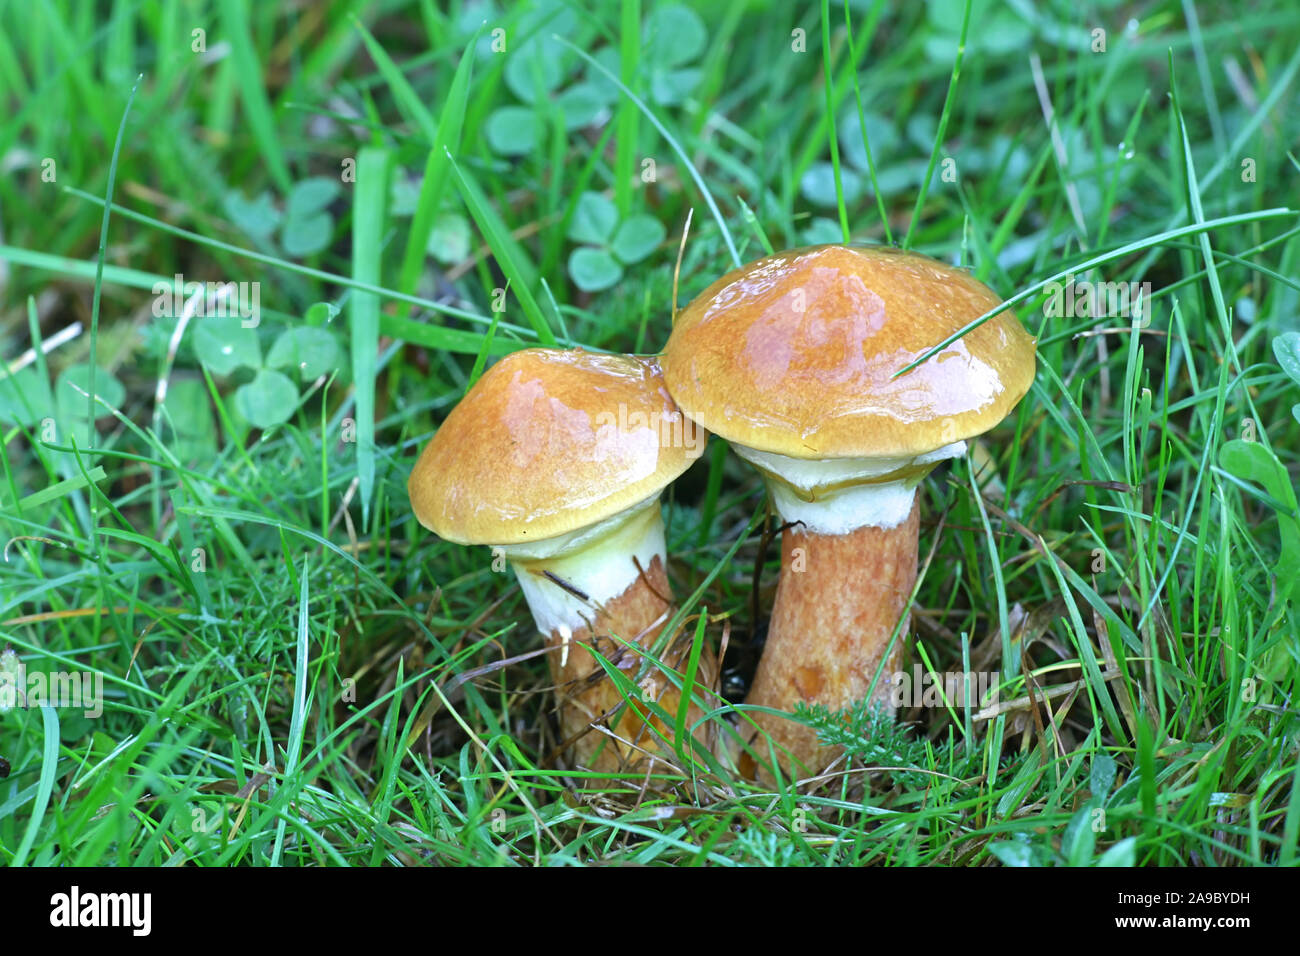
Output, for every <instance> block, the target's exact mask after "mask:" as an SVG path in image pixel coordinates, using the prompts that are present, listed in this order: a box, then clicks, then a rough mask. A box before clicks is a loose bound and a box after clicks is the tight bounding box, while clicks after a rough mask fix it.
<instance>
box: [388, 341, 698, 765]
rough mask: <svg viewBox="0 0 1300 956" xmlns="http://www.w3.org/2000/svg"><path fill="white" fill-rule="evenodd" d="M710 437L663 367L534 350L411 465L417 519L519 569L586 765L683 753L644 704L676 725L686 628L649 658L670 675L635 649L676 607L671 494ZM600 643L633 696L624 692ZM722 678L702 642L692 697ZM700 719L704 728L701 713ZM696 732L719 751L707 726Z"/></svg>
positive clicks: (482, 383) (473, 393)
mask: <svg viewBox="0 0 1300 956" xmlns="http://www.w3.org/2000/svg"><path fill="white" fill-rule="evenodd" d="M706 441H707V432H705V431H704V430H703V429H702V428H698V427H697V426H695V424H694V423H692V422H689V421H687V420H686V419H685V418H684V417H683V416H682V414H681V412H680V411H679V410H678V409H677V406H676V405H675V404H673V401H672V399H671V398H670V397H669V395H668V391H667V389H666V388H665V387H664V383H663V379H662V375H661V373H660V371H659V368H658V365H657V364H655V362H654V361H653V360H649V359H640V358H635V357H632V356H624V355H596V354H592V353H589V352H584V351H581V350H571V351H565V350H559V349H526V350H523V351H520V352H515V353H513V354H511V355H509V356H507V357H505V358H503V359H501V361H499V362H498V363H497V364H496V365H494V366H493V367H492V368H491V369H489V370H488V371H487V373H486V374H484V375H483V377H482V378H480V379H479V380H478V382H477V383H475V385H474V386H473V387H472V388H471V389H470V390H469V392H468V393H467V394H466V395H465V397H464V398H463V399H462V400H461V401H460V403H459V404H458V405H457V406H456V407H455V408H454V409H452V411H451V413H450V414H449V415H448V416H447V420H446V421H445V422H444V423H443V425H442V427H441V428H439V429H438V431H437V432H436V433H435V434H434V436H433V438H432V439H431V440H430V442H429V444H428V445H427V446H426V447H425V449H424V451H423V453H422V454H421V455H420V458H419V460H418V461H417V463H416V465H415V468H414V470H413V471H412V472H411V477H410V480H409V482H408V484H407V488H408V491H409V493H410V497H411V504H412V506H413V508H414V510H415V515H416V517H417V519H418V520H419V521H420V523H421V524H422V525H424V526H425V527H426V528H428V529H429V530H431V531H433V532H434V533H436V534H437V535H439V536H440V537H442V538H445V539H447V540H448V541H453V542H456V543H459V544H467V545H472V544H479V545H492V546H494V552H496V553H497V554H500V555H504V557H505V558H506V559H508V560H509V562H510V564H511V566H512V568H513V570H514V573H515V575H516V577H517V578H518V580H519V584H520V587H521V588H522V590H523V593H524V597H525V598H526V599H527V601H528V606H529V608H530V610H531V611H532V614H533V618H534V620H535V622H536V624H537V629H538V630H539V631H540V632H541V634H542V635H543V637H544V639H545V641H546V643H547V645H548V646H549V647H550V649H551V653H550V654H549V655H548V658H549V662H550V670H551V676H552V679H553V682H554V684H555V688H556V695H557V698H558V704H559V708H558V709H559V716H560V721H559V723H560V734H561V739H562V740H563V741H565V742H566V746H567V748H568V749H569V752H570V757H571V759H572V761H573V762H574V763H575V764H576V765H577V766H580V767H585V768H587V769H590V770H595V771H616V770H632V769H643V768H644V767H645V765H646V761H647V760H650V759H653V758H654V757H655V756H658V757H659V758H661V759H669V758H668V755H670V754H672V753H673V751H674V749H675V743H674V739H673V734H674V726H673V723H672V722H670V723H668V724H667V725H665V724H664V722H663V721H661V720H660V719H659V718H658V717H657V716H655V715H654V713H653V712H652V711H650V710H649V708H648V707H647V706H646V701H651V700H653V701H656V702H657V703H658V704H659V706H660V707H662V708H663V709H664V710H665V711H666V712H667V713H668V714H669V715H670V717H675V715H676V714H677V708H678V704H679V702H680V700H681V696H680V691H679V689H678V688H679V686H681V685H682V677H681V676H680V674H681V673H682V672H684V671H685V670H686V665H687V662H688V651H689V649H690V640H689V636H690V635H689V634H684V636H683V637H681V638H680V639H675V640H671V641H669V646H668V647H667V648H665V649H664V650H663V651H662V653H660V654H656V655H654V656H655V657H656V658H657V659H658V660H659V661H661V662H662V663H663V664H664V665H665V666H666V667H667V668H669V669H670V670H672V671H675V672H677V676H674V677H670V676H669V674H668V673H666V672H665V671H664V670H663V669H660V668H659V667H657V666H655V665H653V664H649V663H648V662H646V661H645V660H644V658H643V655H642V653H640V652H639V650H638V649H649V648H651V647H653V646H654V645H655V644H656V641H657V639H658V638H659V636H660V633H661V631H662V629H663V627H664V625H665V624H667V623H668V621H669V619H670V618H671V617H672V616H673V614H674V612H675V607H674V606H673V602H672V596H671V591H670V589H669V584H668V576H667V554H666V553H665V543H664V527H663V518H662V515H661V513H660V506H659V496H660V492H662V491H663V489H664V487H665V486H666V485H667V484H668V483H669V482H671V481H672V480H673V479H674V478H676V477H677V476H678V475H680V474H682V472H684V471H685V470H686V469H687V468H688V467H689V466H690V465H691V463H692V462H693V461H694V460H695V459H696V458H697V457H698V456H699V455H700V453H701V452H702V451H703V449H704V444H705V442H706ZM498 549H499V550H498ZM592 649H594V650H596V651H598V652H599V653H600V654H601V655H602V656H603V657H604V658H606V660H608V661H610V662H611V663H613V664H614V666H616V667H617V668H618V669H619V670H620V671H621V672H622V673H623V674H626V675H628V677H629V678H631V679H632V680H633V681H636V682H637V684H638V687H637V688H636V689H634V690H633V692H632V693H630V694H626V695H625V694H624V693H623V692H622V691H620V689H619V688H618V686H617V685H616V684H615V683H614V682H613V681H611V680H610V679H609V677H608V675H607V674H606V672H605V670H604V669H603V668H602V667H601V665H600V662H599V661H597V660H596V659H595V657H593V656H592V654H591V650H592ZM642 665H645V667H644V668H643V666H642ZM643 670H644V671H645V673H642V671H643ZM715 670H716V665H715V661H714V656H713V654H712V652H711V651H710V650H709V649H708V647H707V646H706V647H705V648H704V650H703V652H702V655H701V658H700V661H699V665H698V670H697V673H696V684H695V686H693V687H692V688H690V691H691V694H692V695H696V694H703V693H707V691H705V690H704V689H705V688H708V687H710V686H711V685H712V683H713V679H714V676H715ZM690 714H691V717H692V723H694V722H695V721H696V720H698V718H699V717H700V711H699V709H698V707H696V706H695V705H691V710H690ZM698 734H699V737H700V740H701V743H703V745H704V746H706V747H708V746H711V740H710V739H708V738H709V730H708V725H707V724H705V725H704V726H703V727H702V728H701V730H700V731H698ZM683 746H685V747H686V748H687V749H689V742H683Z"/></svg>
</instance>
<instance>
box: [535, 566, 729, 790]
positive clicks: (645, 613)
mask: <svg viewBox="0 0 1300 956" xmlns="http://www.w3.org/2000/svg"><path fill="white" fill-rule="evenodd" d="M671 593H672V592H671V591H670V590H669V585H668V576H667V574H666V573H665V571H664V566H663V562H662V561H661V560H660V559H659V557H658V556H656V557H655V558H654V559H653V560H652V561H651V563H650V566H649V567H647V568H645V569H644V571H643V572H642V573H641V574H639V575H638V576H637V578H636V580H635V581H634V582H633V583H632V584H631V585H629V586H628V588H627V590H626V591H624V592H623V593H622V594H620V595H619V596H618V597H616V598H614V599H613V600H611V601H608V602H606V603H605V605H604V607H603V608H602V609H601V610H600V611H599V612H597V613H596V614H595V617H594V620H593V621H592V626H590V627H583V628H579V629H577V630H575V631H574V632H573V634H572V635H571V636H570V638H569V641H568V645H569V647H568V654H567V655H566V654H565V652H564V649H563V645H564V643H565V642H564V638H563V635H562V634H561V632H559V631H558V630H557V631H552V632H551V633H550V634H549V635H547V638H546V642H547V645H548V646H550V647H553V648H555V649H554V650H553V651H552V652H551V654H550V655H549V657H550V664H551V678H552V680H553V681H554V683H555V693H556V698H557V703H558V707H559V714H560V734H561V737H562V739H564V740H566V741H571V742H572V743H571V747H570V751H569V754H570V759H571V760H572V761H573V762H574V764H575V765H576V766H579V767H584V768H587V769H589V770H594V771H598V772H611V771H642V772H644V770H645V769H646V766H647V764H648V762H649V761H650V760H651V759H652V756H658V757H659V758H661V760H662V759H663V758H666V759H667V760H669V761H672V762H674V763H675V762H677V757H676V755H675V753H674V751H673V746H672V741H673V737H674V728H673V725H672V724H671V723H670V724H667V725H665V724H664V722H663V721H661V720H660V719H659V718H658V717H657V716H655V715H654V714H653V713H652V712H651V711H650V710H649V708H647V707H646V706H645V704H644V703H643V702H642V701H638V700H637V699H636V698H635V697H632V698H631V700H629V699H628V698H627V697H625V696H624V694H623V693H622V692H620V690H619V688H618V686H617V685H616V684H615V683H614V682H613V681H612V680H610V678H609V676H608V675H607V674H606V673H605V670H604V668H602V667H601V665H600V663H599V662H598V661H597V660H596V658H595V657H593V656H592V654H591V652H590V648H592V647H594V648H595V649H596V650H597V651H598V652H599V653H600V654H601V656H603V657H604V658H605V659H606V660H608V661H610V662H611V663H613V664H614V666H616V667H617V668H618V669H619V671H620V672H622V673H623V674H626V675H627V676H628V678H629V679H631V680H636V679H637V674H638V673H639V672H640V670H641V665H642V663H643V660H644V658H643V655H642V654H639V653H637V652H636V651H635V650H632V649H631V648H629V647H628V646H627V645H626V644H624V643H623V642H622V641H618V640H615V639H614V638H613V637H612V636H611V635H615V634H616V635H618V636H619V637H620V638H622V639H623V641H631V642H634V643H635V644H637V645H639V646H641V647H644V648H650V647H653V646H654V644H655V642H656V641H657V640H658V638H659V635H660V632H661V631H662V630H663V628H664V625H666V624H667V623H668V621H669V619H670V618H671V617H672V616H673V614H674V613H675V612H676V608H675V607H674V606H673V605H672V604H671V603H669V601H667V600H665V598H666V597H667V596H668V595H670V594H671ZM690 649H691V641H690V635H689V634H688V633H686V632H682V633H680V634H679V635H678V636H677V638H676V639H675V640H674V641H673V643H672V644H671V645H670V646H669V647H668V648H667V649H666V650H665V651H663V652H662V654H660V655H657V656H658V659H659V660H660V661H662V662H663V663H664V664H665V665H666V666H667V667H669V668H671V669H672V670H674V671H676V672H677V673H678V674H682V673H684V672H685V670H686V666H687V662H688V660H689V656H690ZM716 673H717V664H716V661H715V659H714V655H713V653H712V651H711V650H710V649H709V647H708V645H707V644H706V645H705V647H704V649H703V651H702V652H701V654H700V662H699V667H698V671H697V673H696V675H695V678H696V689H695V695H696V696H697V697H700V698H705V699H707V695H708V694H709V692H710V688H712V686H713V683H714V678H715V676H716ZM640 687H641V689H642V695H643V696H642V699H643V700H653V701H655V702H656V703H657V704H658V705H659V706H660V707H661V708H663V710H664V711H666V712H667V713H668V714H669V715H670V717H675V716H676V714H677V708H678V705H679V703H680V701H681V692H680V691H679V690H678V689H677V687H676V686H674V685H673V683H672V682H671V681H670V680H669V678H668V676H667V675H666V674H665V673H664V672H663V671H662V670H660V669H659V668H658V667H652V668H651V669H650V670H649V671H648V672H647V673H646V674H645V676H644V677H642V678H641V680H640ZM701 716H702V714H701V711H700V709H699V708H698V707H697V706H696V705H695V704H692V705H691V708H690V711H689V721H690V722H691V723H693V722H694V721H696V720H698V719H699V718H700V717H701ZM616 718H617V719H616ZM593 725H595V726H593ZM601 725H603V726H605V727H608V728H609V730H610V731H611V732H612V734H613V736H611V735H610V734H609V733H606V732H604V730H602V729H601ZM661 735H662V736H661ZM696 735H697V739H699V740H700V742H701V743H702V744H704V745H705V746H706V747H709V748H710V749H712V733H711V731H710V729H709V726H708V725H707V724H706V725H704V726H702V727H701V728H700V729H699V730H698V731H697V734H696ZM660 767H661V768H662V767H663V763H662V762H661V763H660Z"/></svg>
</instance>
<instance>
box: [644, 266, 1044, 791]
mask: <svg viewBox="0 0 1300 956" xmlns="http://www.w3.org/2000/svg"><path fill="white" fill-rule="evenodd" d="M1000 301H1001V300H1000V299H999V298H998V297H997V295H995V294H994V293H993V292H992V291H991V290H990V289H989V288H988V287H987V286H985V285H984V284H982V283H980V282H978V281H977V280H975V279H974V278H973V277H971V276H970V275H969V274H967V273H966V272H964V271H963V270H961V269H957V268H953V267H951V266H947V265H944V264H942V263H940V262H936V261H934V260H932V259H930V258H927V257H925V256H921V255H917V254H914V253H904V252H900V251H897V250H894V249H889V248H883V247H856V246H814V247H809V248H805V249H796V250H793V251H790V252H783V253H780V254H778V255H774V256H769V257H767V258H764V259H760V260H758V261H757V262H753V263H751V264H749V265H747V266H744V267H743V268H740V269H737V270H735V271H733V272H730V273H728V274H727V275H725V276H723V277H722V278H721V279H719V280H718V281H717V282H715V283H713V285H711V286H709V288H707V289H706V290H705V291H704V292H703V293H701V294H700V295H699V297H697V298H696V299H695V300H694V301H693V302H691V303H690V305H689V306H687V307H686V308H685V309H684V310H682V312H681V314H680V315H679V316H678V317H677V320H676V323H675V325H674V327H673V331H672V335H671V337H670V338H669V340H668V345H667V347H666V348H665V350H664V353H663V356H662V365H663V370H664V379H665V381H666V382H667V383H668V389H669V391H670V392H671V393H672V396H673V398H674V399H675V400H676V402H677V404H678V406H679V407H680V408H681V409H682V410H683V411H684V412H685V413H686V414H687V416H688V417H690V418H691V419H693V420H695V421H697V422H699V423H700V424H701V425H703V426H704V427H705V428H707V429H709V430H710V431H712V432H713V433H714V434H716V435H719V436H721V437H723V438H725V439H726V440H727V441H729V442H730V443H731V445H732V447H733V448H734V449H735V450H736V453H737V454H739V455H740V456H741V457H742V458H744V459H746V460H747V461H749V462H750V463H751V464H753V465H754V466H755V467H756V468H757V469H758V470H759V472H760V473H761V474H762V476H763V478H764V479H765V483H766V485H767V488H768V491H769V496H770V500H771V502H772V503H773V504H774V505H775V508H776V511H777V512H778V514H779V515H780V517H781V519H782V520H783V521H784V522H786V523H787V525H788V527H787V528H786V530H785V531H784V533H783V534H782V541H781V576H780V579H779V582H778V584H777V593H776V600H775V604H774V607H773V610H772V618H771V622H770V624H769V629H768V635H767V644H766V647H765V648H764V651H763V656H762V658H761V660H760V662H759V666H758V671H757V674H756V675H755V678H754V682H753V684H752V686H751V689H750V692H749V695H748V697H747V698H746V703H747V704H756V705H760V706H763V707H770V708H775V709H777V710H781V711H792V710H793V709H794V707H795V705H796V704H797V703H798V702H799V701H803V702H805V703H806V704H823V705H825V706H826V707H827V708H829V709H830V710H831V711H837V710H842V709H844V708H847V707H850V706H853V705H855V704H857V703H858V702H860V701H862V700H863V699H865V698H866V697H867V695H868V693H869V689H870V688H871V687H872V685H873V681H874V682H875V684H874V693H873V699H874V700H878V701H880V702H882V703H884V704H885V705H887V706H888V705H889V704H890V703H891V702H892V697H893V693H892V692H893V688H894V675H895V673H896V672H897V671H898V670H899V668H900V664H901V661H902V646H903V641H904V638H905V636H906V629H907V623H908V622H907V621H906V620H902V623H901V627H900V626H899V625H900V619H902V618H903V616H904V615H905V613H906V610H907V607H908V601H909V598H910V595H911V592H912V590H913V588H914V586H915V582H916V574H917V536H918V527H919V508H918V504H917V500H916V498H917V496H916V486H917V485H918V484H919V483H920V481H921V480H922V478H924V477H925V475H926V474H927V473H928V472H929V471H930V470H931V469H932V468H934V466H935V465H936V464H937V463H938V462H940V461H942V460H943V459H946V458H952V457H955V456H958V455H960V454H962V453H963V451H964V449H965V439H968V438H971V437H973V436H975V435H979V434H981V433H983V432H985V431H987V430H988V429H990V428H992V427H993V426H994V425H996V424H997V423H998V422H1000V421H1001V420H1002V419H1003V418H1004V417H1005V416H1006V415H1007V413H1008V412H1010V410H1011V409H1012V408H1013V407H1014V406H1015V405H1016V403H1017V402H1018V401H1019V400H1020V399H1021V397H1022V396H1023V395H1024V394H1025V392H1026V391H1027V390H1028V389H1029V386H1030V384H1031V383H1032V381H1033V378H1034V340H1033V338H1031V337H1030V336H1029V334H1028V333H1027V332H1026V331H1025V330H1024V328H1023V327H1022V326H1021V325H1020V323H1019V321H1018V320H1017V319H1016V318H1015V317H1014V316H1013V315H1012V314H1011V313H1010V312H1003V313H1001V314H999V315H997V316H995V317H994V318H993V319H991V320H989V321H988V322H985V323H984V324H983V325H981V326H979V327H978V328H976V329H975V330H973V331H972V332H970V333H969V334H967V335H965V336H963V337H962V338H960V339H958V340H957V341H955V342H953V343H952V344H951V345H948V346H947V347H946V348H944V349H943V350H942V351H941V352H939V353H938V354H937V355H935V356H934V357H933V358H931V359H930V360H929V361H927V362H925V363H923V364H922V365H920V366H918V367H917V368H916V369H914V370H912V371H910V372H908V373H907V374H905V375H900V376H898V377H897V378H895V377H894V376H895V373H897V372H899V371H901V370H902V369H903V368H905V367H906V366H907V365H908V364H909V363H911V362H912V361H914V360H915V359H917V358H919V357H920V356H921V355H922V354H924V353H925V352H926V351H928V350H929V349H930V348H932V347H933V346H935V345H937V344H938V343H940V342H942V341H943V340H944V339H946V338H947V337H948V336H949V335H951V334H952V333H954V332H956V331H957V330H959V329H960V328H962V327H963V326H964V325H966V324H967V323H968V322H970V321H971V320H973V319H975V318H977V317H979V316H980V315H982V314H983V313H985V312H987V311H988V310H989V309H991V308H993V307H994V306H996V305H997V304H998V303H999V302H1000ZM896 629H897V630H898V632H899V636H898V638H897V639H894V633H895V630H896ZM891 640H892V645H891ZM878 672H879V676H878V678H877V673H878ZM753 717H754V720H755V722H756V723H757V724H758V725H759V726H760V727H761V728H762V729H764V730H765V731H767V732H768V733H770V734H771V736H772V738H773V740H774V741H775V742H776V743H777V744H779V745H781V746H783V747H785V748H788V751H789V754H790V756H791V757H792V758H793V759H794V761H796V766H798V765H802V767H803V768H804V769H806V770H808V771H811V772H814V773H816V772H820V771H821V770H822V769H824V768H825V767H826V766H827V765H828V764H829V763H830V761H831V760H832V759H834V757H835V755H836V751H835V750H832V749H830V748H826V747H823V746H821V745H820V744H819V743H818V740H817V736H816V733H815V732H814V731H813V730H811V729H810V728H808V727H807V726H805V725H803V724H800V723H797V722H794V721H790V720H786V719H782V718H777V717H772V716H771V715H768V714H762V713H755V714H754V715H753ZM760 751H761V752H762V753H766V748H765V746H764V747H761V748H760ZM741 766H742V769H746V767H748V769H750V770H753V769H754V768H753V767H752V761H746V760H745V759H742V761H741Z"/></svg>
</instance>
